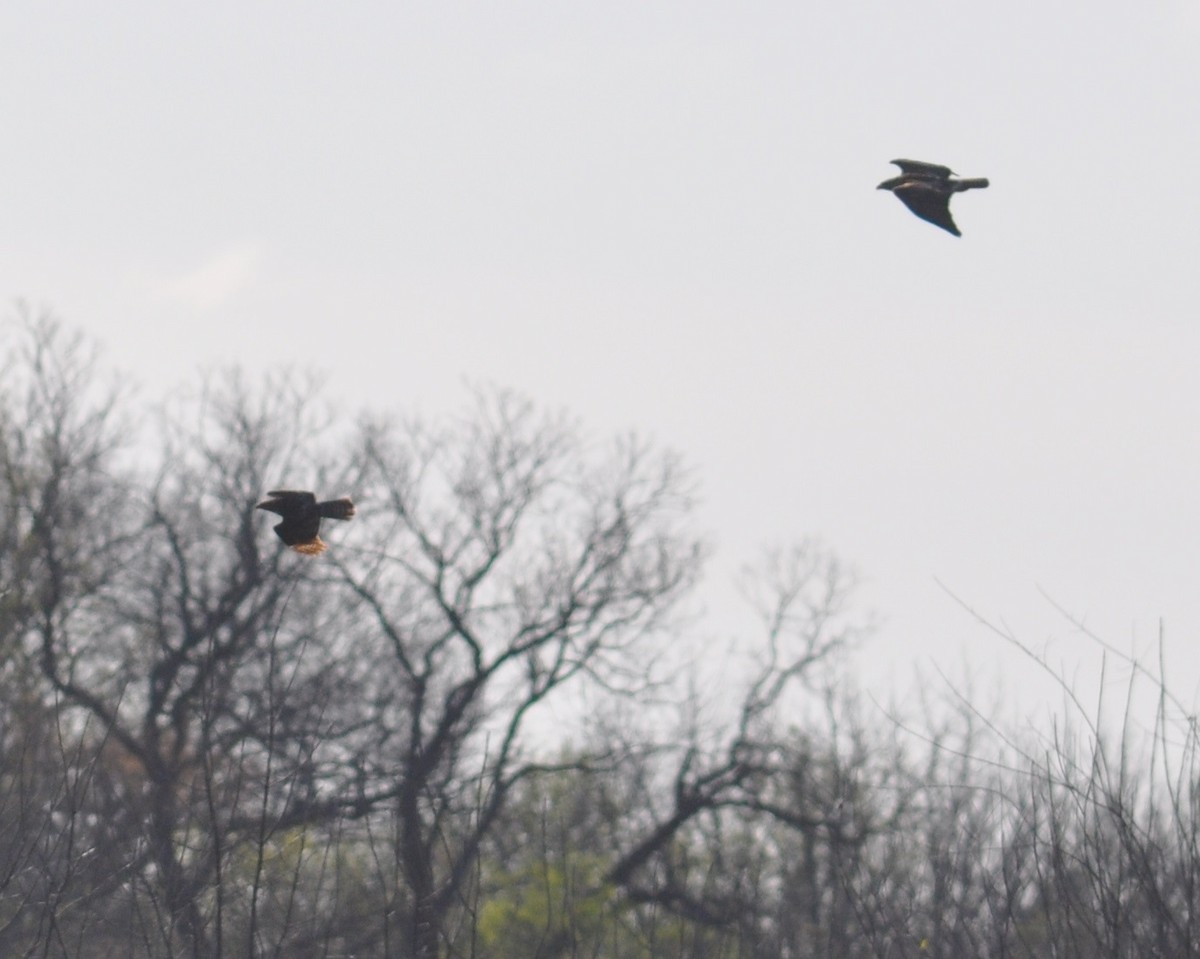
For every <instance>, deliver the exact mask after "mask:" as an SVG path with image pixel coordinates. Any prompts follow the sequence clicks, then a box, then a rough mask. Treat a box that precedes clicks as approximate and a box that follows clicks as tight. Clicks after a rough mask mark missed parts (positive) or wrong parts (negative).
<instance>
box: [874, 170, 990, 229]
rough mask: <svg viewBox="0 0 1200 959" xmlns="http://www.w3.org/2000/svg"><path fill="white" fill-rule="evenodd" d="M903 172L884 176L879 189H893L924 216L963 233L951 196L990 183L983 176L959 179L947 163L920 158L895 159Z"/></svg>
mask: <svg viewBox="0 0 1200 959" xmlns="http://www.w3.org/2000/svg"><path fill="white" fill-rule="evenodd" d="M892 162H893V163H894V164H896V166H898V167H899V168H900V175H899V176H894V177H892V178H891V179H890V180H884V181H883V182H882V183H881V184H879V186H878V187H876V189H878V190H891V191H892V192H893V193H894V194H896V196H897V197H899V198H900V202H901V203H903V204H904V205H905V206H906V207H908V208H909V209H910V210H912V211H913V213H915V214H916V215H917V216H919V217H920V218H921V219H922V220H928V221H929V222H930V223H932V224H933V225H934V226H940V227H941V228H942V229H943V230H946V231H948V232H950V233H953V234H954V235H955V236H962V234H961V233H960V232H959V230H958V227H956V226H955V225H954V220H953V218H952V217H951V216H950V197H951V196H953V195H954V194H955V193H962V192H963V191H964V190H979V189H983V188H984V187H986V186H987V185H988V181H987V180H986V179H984V178H983V177H978V178H976V179H973V180H959V179H957V178H955V177H954V171H953V170H951V169H950V168H949V167H948V166H940V165H939V164H937V163H924V162H922V161H921V160H893V161H892Z"/></svg>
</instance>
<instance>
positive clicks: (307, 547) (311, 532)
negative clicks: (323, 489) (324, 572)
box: [254, 489, 355, 556]
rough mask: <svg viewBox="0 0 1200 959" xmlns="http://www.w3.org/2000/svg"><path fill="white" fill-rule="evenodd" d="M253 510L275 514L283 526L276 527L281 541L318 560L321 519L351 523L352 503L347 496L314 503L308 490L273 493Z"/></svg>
mask: <svg viewBox="0 0 1200 959" xmlns="http://www.w3.org/2000/svg"><path fill="white" fill-rule="evenodd" d="M267 495H268V496H269V497H271V498H270V499H265V500H263V501H262V502H261V503H259V504H258V505H257V506H255V507H254V508H255V509H265V510H267V511H268V512H270V513H278V514H279V515H280V516H282V517H283V522H282V523H279V524H277V525H276V527H275V532H276V534H277V535H278V536H279V538H280V539H281V540H283V541H284V542H285V543H286V544H287V545H288V546H290V547H291V548H292V549H294V550H295V551H296V552H297V553H303V554H304V555H305V556H319V555H320V554H321V553H323V552H325V550H326V548H327V547H326V546H325V543H324V541H323V540H322V539H321V537H320V536H319V535H318V533H320V531H321V520H322V519H342V520H345V519H350V517H351V516H353V515H354V512H355V510H354V503H353V502H352V501H351V499H350V497H349V496H344V497H342V498H341V499H329V500H325V501H324V502H323V503H318V502H317V497H316V496H315V495H314V494H312V493H310V492H308V491H307V490H295V489H273V490H270V491H269V492H268V493H267Z"/></svg>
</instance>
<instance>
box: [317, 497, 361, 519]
mask: <svg viewBox="0 0 1200 959" xmlns="http://www.w3.org/2000/svg"><path fill="white" fill-rule="evenodd" d="M317 511H318V512H319V513H320V514H321V515H322V516H324V517H325V518H326V519H349V518H350V517H351V516H353V515H354V503H353V502H352V501H351V500H350V497H349V496H346V497H343V498H342V499H330V500H326V501H325V502H324V503H319V504H318V505H317Z"/></svg>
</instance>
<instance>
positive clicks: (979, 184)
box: [954, 177, 988, 191]
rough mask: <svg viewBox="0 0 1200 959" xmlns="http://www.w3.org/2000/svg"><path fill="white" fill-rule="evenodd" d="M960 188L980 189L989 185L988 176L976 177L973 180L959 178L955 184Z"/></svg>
mask: <svg viewBox="0 0 1200 959" xmlns="http://www.w3.org/2000/svg"><path fill="white" fill-rule="evenodd" d="M954 185H955V187H956V188H957V189H958V190H959V191H962V190H980V189H983V187H985V186H987V185H988V181H987V177H976V178H975V179H973V180H959V181H958V182H957V183H955V184H954Z"/></svg>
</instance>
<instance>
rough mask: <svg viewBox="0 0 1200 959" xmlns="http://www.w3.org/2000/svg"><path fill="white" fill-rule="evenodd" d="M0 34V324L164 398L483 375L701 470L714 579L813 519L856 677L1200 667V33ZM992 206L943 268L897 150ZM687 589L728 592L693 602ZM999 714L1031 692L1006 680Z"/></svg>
mask: <svg viewBox="0 0 1200 959" xmlns="http://www.w3.org/2000/svg"><path fill="white" fill-rule="evenodd" d="M100 9H101V8H99V7H96V6H95V5H93V4H90V3H82V2H75V3H70V2H64V3H56V4H41V3H29V2H12V3H6V4H4V5H3V6H2V7H0V117H2V118H3V135H4V136H3V142H4V147H3V149H2V150H0V221H2V223H3V239H2V240H0V296H2V297H4V298H5V299H7V300H8V301H10V302H12V301H13V300H15V299H16V298H18V297H20V298H24V299H26V300H28V301H29V302H30V303H32V304H33V305H34V306H37V307H41V306H45V307H49V308H51V309H52V310H53V311H54V312H55V313H57V314H58V315H59V316H61V317H62V318H63V319H64V320H66V321H67V322H68V323H70V324H72V325H74V326H78V327H81V328H83V329H84V330H86V331H87V332H88V333H89V334H90V335H92V336H93V337H95V338H96V339H98V340H99V341H100V342H101V343H102V344H103V345H104V346H105V348H106V350H107V354H106V355H107V357H108V359H109V360H110V361H112V362H114V363H116V364H119V365H120V366H122V367H123V368H125V369H127V370H128V371H129V372H130V373H132V374H133V376H134V377H135V378H137V379H139V380H140V381H141V382H143V383H144V384H146V388H147V391H148V392H149V393H150V394H152V395H153V394H154V393H156V392H160V391H162V390H164V389H166V388H169V387H170V386H171V385H172V384H173V383H176V382H179V381H182V380H188V379H192V378H194V377H195V375H196V373H197V370H198V369H199V368H200V367H201V366H212V365H214V364H220V363H224V362H228V361H236V362H239V363H242V364H244V365H246V366H247V367H249V368H251V369H254V370H258V369H266V368H269V367H271V366H274V365H276V364H280V363H288V364H294V365H300V366H315V367H318V368H320V369H323V370H325V371H327V372H328V374H329V383H330V392H331V394H332V395H333V396H334V397H336V398H339V399H340V400H342V401H344V402H345V403H346V404H347V405H350V406H354V405H358V404H363V403H366V404H371V405H372V406H376V407H389V408H399V409H402V410H409V409H414V408H420V409H423V410H426V411H436V410H439V409H443V408H445V407H448V406H453V405H456V404H457V403H459V402H461V401H462V400H463V399H464V396H465V390H464V382H466V381H468V380H476V381H491V382H495V383H498V384H501V385H504V386H509V387H513V388H515V389H517V390H520V391H522V392H524V393H526V394H528V395H529V396H531V397H532V398H533V399H535V400H537V401H538V402H540V403H543V404H546V405H549V406H554V407H558V406H562V407H566V408H568V409H569V410H571V411H572V412H574V413H576V414H578V415H579V416H580V418H581V419H582V420H583V421H584V422H585V423H586V424H587V425H588V426H589V427H592V428H594V429H595V430H596V431H597V432H611V431H615V430H616V431H626V430H629V429H636V430H638V431H639V432H642V433H644V434H648V435H650V436H652V437H654V438H655V439H656V440H657V441H659V442H660V443H662V444H665V445H669V446H672V447H674V448H676V449H677V450H679V451H680V452H681V453H682V454H683V455H684V456H685V457H686V458H687V460H688V461H689V462H691V463H692V464H693V465H694V466H695V467H696V470H697V476H698V478H699V479H700V482H701V487H702V493H703V498H704V503H703V507H702V509H701V512H700V515H699V518H698V521H699V522H700V523H701V524H702V525H703V526H704V528H706V529H709V530H711V532H712V536H713V540H714V542H715V544H716V546H717V547H718V550H719V552H718V553H717V556H716V560H715V563H714V567H713V569H714V576H715V578H716V580H717V581H719V582H724V581H726V580H727V579H728V577H729V576H730V575H731V573H732V571H733V570H735V569H736V568H737V567H738V566H739V565H740V564H742V563H743V562H745V561H747V560H749V559H751V558H753V556H754V555H755V553H756V551H757V550H758V548H759V547H760V546H762V545H765V544H770V543H779V542H786V541H789V540H794V539H797V538H800V537H802V536H805V535H818V536H820V537H821V538H822V539H823V540H824V541H825V542H826V543H827V544H828V545H829V546H831V547H832V548H833V549H835V550H836V551H837V552H838V553H839V554H840V555H841V556H842V557H843V558H844V559H845V560H847V561H849V562H851V563H853V564H855V565H856V566H857V567H858V569H859V570H860V572H861V574H862V577H863V579H864V584H865V585H864V591H863V599H862V602H863V604H864V605H870V606H873V607H874V608H875V609H877V610H878V612H879V614H880V617H881V620H882V627H881V629H880V630H879V632H878V634H877V636H876V637H875V639H874V640H873V641H872V644H871V647H870V656H869V657H868V658H867V661H866V662H865V663H864V666H863V669H864V670H865V671H866V672H867V673H869V672H870V670H872V669H875V670H877V671H879V670H880V669H881V666H886V667H887V668H889V669H894V668H896V667H900V668H902V669H907V666H908V664H910V663H916V664H929V663H936V664H939V665H941V666H942V667H944V668H946V669H948V670H949V671H951V672H954V671H956V670H958V669H959V667H960V666H961V665H962V663H963V662H964V661H966V662H970V663H973V664H976V666H977V667H978V668H980V669H983V670H986V671H988V673H989V674H990V671H991V669H992V667H993V664H996V663H1002V664H1003V665H1002V668H1004V669H1005V670H1020V669H1022V668H1024V667H1023V666H1022V665H1021V664H1020V662H1019V660H1017V659H1015V658H1013V657H1006V654H1003V653H999V652H998V651H997V649H998V644H997V643H996V642H995V641H994V640H993V639H991V638H989V637H988V636H987V634H986V633H985V632H983V631H982V630H981V629H980V628H979V627H977V626H976V625H975V624H974V623H973V622H972V621H971V619H970V617H969V616H967V615H966V614H965V613H964V612H963V611H962V610H961V609H960V608H959V607H958V606H956V604H955V603H954V602H953V601H952V600H951V599H950V598H949V597H948V596H947V595H946V594H945V593H944V592H943V591H942V589H941V588H940V587H939V586H938V582H937V581H938V580H939V579H940V580H941V581H942V582H944V583H945V584H946V585H947V586H948V587H949V588H950V589H952V590H953V591H954V592H955V593H957V594H958V595H960V596H961V597H962V598H963V599H964V600H966V601H968V602H970V603H971V604H972V605H974V606H975V607H977V608H978V609H979V610H980V611H981V612H983V613H985V614H987V615H990V616H994V617H997V618H1003V619H1005V620H1006V621H1007V622H1008V623H1009V625H1010V626H1012V628H1013V629H1014V630H1015V631H1016V632H1017V633H1018V634H1019V635H1021V636H1022V638H1024V639H1026V640H1028V641H1029V642H1031V643H1033V644H1035V645H1039V646H1040V645H1041V644H1042V643H1044V642H1046V641H1048V640H1053V641H1054V643H1055V647H1054V653H1053V655H1055V656H1057V655H1059V653H1060V651H1062V655H1064V656H1065V657H1066V658H1067V660H1068V661H1070V657H1071V656H1073V655H1075V652H1068V650H1069V649H1073V647H1070V646H1069V638H1068V637H1069V634H1070V627H1069V626H1068V625H1067V624H1066V623H1065V622H1064V621H1063V619H1062V618H1061V617H1060V616H1058V614H1056V613H1055V612H1054V611H1053V610H1052V609H1051V608H1050V607H1049V605H1048V603H1047V602H1046V601H1045V600H1044V599H1043V598H1042V597H1041V596H1040V595H1039V593H1038V587H1039V586H1040V587H1041V588H1043V589H1044V590H1045V591H1047V592H1048V593H1049V594H1050V595H1051V596H1053V597H1054V598H1055V599H1056V600H1057V601H1058V602H1060V603H1061V604H1062V605H1063V606H1064V607H1066V608H1067V609H1068V610H1070V611H1071V612H1072V613H1074V614H1076V615H1078V616H1080V617H1082V618H1085V619H1086V620H1087V622H1088V624H1089V625H1091V626H1092V627H1094V628H1095V629H1096V630H1097V631H1099V632H1100V633H1102V634H1103V635H1104V636H1105V637H1106V638H1107V639H1109V640H1111V641H1112V642H1114V643H1115V644H1116V645H1117V646H1119V647H1121V648H1127V649H1131V650H1137V651H1139V652H1140V653H1144V652H1146V651H1147V650H1148V649H1149V648H1151V646H1152V644H1153V641H1154V639H1155V638H1156V636H1157V633H1158V622H1159V619H1160V617H1161V618H1163V619H1164V620H1165V623H1166V629H1167V641H1168V659H1169V661H1170V662H1171V663H1172V677H1171V679H1172V683H1173V685H1174V686H1175V688H1176V691H1177V692H1179V693H1180V694H1181V695H1183V696H1184V697H1185V698H1188V699H1190V698H1191V696H1192V695H1193V692H1194V690H1195V688H1196V684H1197V681H1198V680H1200V653H1198V652H1197V649H1200V643H1198V642H1197V639H1198V637H1200V589H1198V588H1197V587H1198V579H1200V577H1198V570H1197V558H1198V557H1197V550H1198V544H1200V511H1198V510H1197V490H1198V489H1200V436H1198V429H1197V427H1198V425H1200V381H1198V378H1197V359H1198V358H1200V323H1198V312H1200V311H1198V309H1197V308H1198V306H1200V271H1198V270H1197V259H1198V254H1200V215H1198V214H1200V182H1198V181H1197V171H1198V170H1200V54H1198V53H1197V51H1198V50H1200V4H1197V3H1196V2H1195V0H1187V2H1185V0H1164V2H1150V3H1146V4H1142V5H1139V6H1131V5H1129V4H1127V3H1116V2H1109V0H1098V2H1097V0H1093V2H1088V3H1011V4H1003V5H1001V4H990V3H989V4H984V3H963V2H961V0H955V2H916V3H875V2H867V3H846V2H834V3H799V2H797V3H749V4H741V5H734V4H728V3H711V2H697V0H688V2H686V3H684V2H670V3H653V2H644V0H638V2H622V0H609V2H605V3H602V4H601V3H596V4H571V3H548V2H526V3H520V2H517V3H506V4H490V3H489V4H484V3H478V4H462V3H454V2H450V3H446V2H442V3H437V4H432V3H430V4H421V5H413V4H405V3H381V2H364V3H347V4H336V5H335V4H315V3H309V4H300V3H295V2H288V3H282V2H270V3H244V2H239V3H236V4H235V3H225V2H213V3H207V4H203V5H186V6H185V5H183V4H163V3H157V2H156V3H145V2H127V3H121V4H110V5H106V6H105V7H104V8H103V9H104V12H103V14H99V13H97V11H98V10H100ZM894 157H911V158H915V159H922V160H929V161H933V162H938V163H944V164H947V165H949V166H951V167H953V168H954V169H955V170H956V171H957V172H958V173H960V174H962V175H964V176H986V177H989V178H990V179H991V181H992V186H991V188H990V189H988V190H986V191H976V192H972V193H970V194H965V195H962V196H959V197H956V198H955V200H954V204H953V211H954V215H955V218H956V220H957V222H958V225H959V227H960V228H961V230H962V231H963V234H964V235H963V237H962V238H961V239H956V238H954V237H952V236H950V235H949V234H947V233H944V232H942V231H941V230H938V229H936V228H935V227H933V226H930V225H929V224H926V223H923V222H922V221H920V220H917V219H916V218H914V217H913V216H912V215H911V214H909V213H908V212H907V211H906V210H905V209H904V208H903V207H902V206H901V204H900V203H899V202H897V201H896V200H895V199H894V198H892V197H891V196H890V195H888V194H886V193H883V192H878V191H876V190H875V185H876V184H877V183H878V182H879V181H881V180H883V179H885V178H886V177H888V176H891V175H892V173H893V172H894V169H893V168H892V167H890V166H889V164H888V161H889V160H891V159H892V158H894ZM712 595H713V596H714V597H719V596H720V595H721V588H720V587H719V586H718V587H714V592H713V593H712ZM1008 682H1009V684H1010V685H1013V686H1017V687H1021V686H1023V685H1024V683H1025V678H1024V677H1023V676H1022V675H1021V674H1020V672H1017V673H1015V674H1011V675H1010V678H1009V680H1008Z"/></svg>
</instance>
